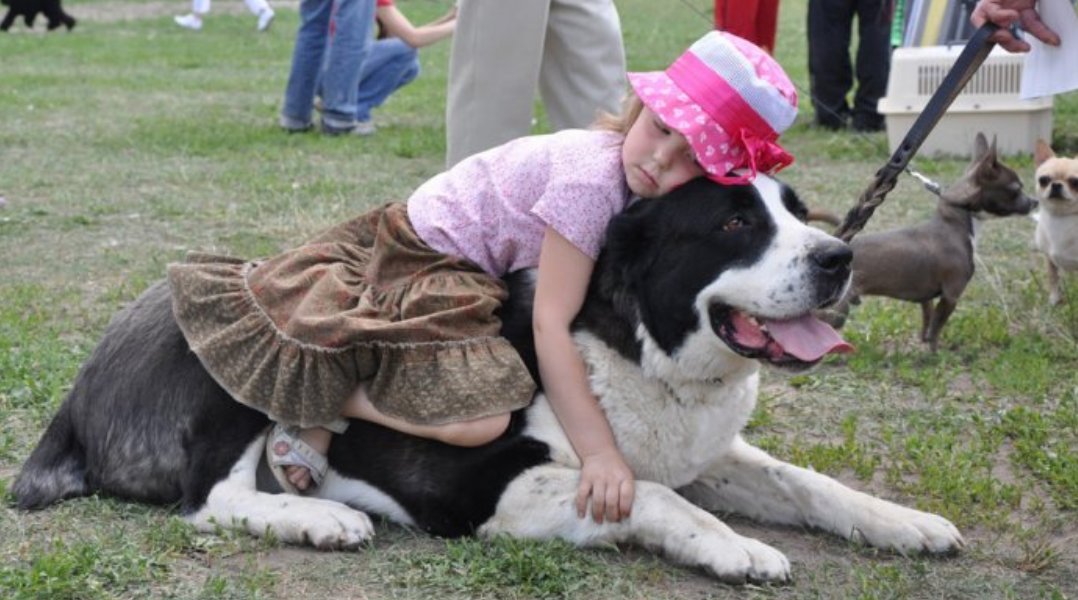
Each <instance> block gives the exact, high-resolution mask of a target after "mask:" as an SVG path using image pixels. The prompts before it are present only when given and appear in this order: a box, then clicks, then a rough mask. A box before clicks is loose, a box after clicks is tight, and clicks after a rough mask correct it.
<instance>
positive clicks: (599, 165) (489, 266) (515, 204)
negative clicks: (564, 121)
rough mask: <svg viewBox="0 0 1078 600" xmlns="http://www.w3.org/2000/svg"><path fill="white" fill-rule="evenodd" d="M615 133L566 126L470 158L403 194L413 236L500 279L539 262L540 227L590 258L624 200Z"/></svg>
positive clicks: (618, 137)
mask: <svg viewBox="0 0 1078 600" xmlns="http://www.w3.org/2000/svg"><path fill="white" fill-rule="evenodd" d="M622 141H623V137H622V135H621V134H618V133H614V132H610V131H592V130H583V129H570V130H565V131H560V132H558V133H554V134H550V135H539V136H530V137H524V138H519V139H516V140H513V141H511V142H508V143H506V144H503V145H501V146H498V147H497V148H492V149H490V150H487V151H485V152H481V153H479V154H476V155H474V156H471V157H469V158H467V159H465V160H463V161H461V162H460V163H458V164H457V165H456V166H454V167H453V168H452V169H450V170H448V171H445V172H444V173H441V174H439V175H436V176H435V177H433V178H431V179H430V180H429V181H427V182H426V183H424V184H423V185H421V186H420V187H419V189H417V190H416V191H415V193H414V194H412V197H411V198H409V199H408V218H409V219H410V220H411V221H412V226H413V227H415V230H416V233H418V234H419V237H421V238H422V239H423V240H424V241H425V242H426V243H427V244H429V245H430V246H431V247H432V248H434V249H435V250H437V251H439V252H443V253H445V254H450V255H453V256H459V257H464V258H467V259H469V260H471V261H473V262H474V263H476V264H477V265H479V266H480V267H482V268H483V270H484V271H486V272H487V273H490V274H491V275H494V276H496V277H500V276H502V275H504V274H506V273H509V272H512V271H516V270H517V269H522V268H526V267H535V266H538V264H539V250H540V247H541V245H542V241H543V234H544V232H545V231H546V228H547V226H548V225H549V226H550V227H553V228H554V230H555V231H557V232H558V233H559V234H561V235H562V236H564V237H565V238H566V239H567V240H569V241H570V242H571V243H572V244H573V245H574V246H576V247H577V248H579V249H580V250H581V251H582V252H584V254H587V255H588V256H590V257H591V258H592V259H595V258H597V257H598V256H599V246H600V245H601V244H602V241H603V235H604V233H605V232H606V225H607V223H608V222H609V221H610V219H611V218H612V217H613V216H614V215H616V214H617V213H619V212H621V210H622V209H623V208H625V205H626V204H627V203H628V201H629V196H630V192H629V188H628V185H627V184H626V182H625V172H624V170H623V168H622V165H621V143H622Z"/></svg>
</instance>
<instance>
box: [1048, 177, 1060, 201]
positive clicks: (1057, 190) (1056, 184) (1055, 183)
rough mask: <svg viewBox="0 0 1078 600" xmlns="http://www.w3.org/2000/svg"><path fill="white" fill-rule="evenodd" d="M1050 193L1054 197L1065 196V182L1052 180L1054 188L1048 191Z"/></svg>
mask: <svg viewBox="0 0 1078 600" xmlns="http://www.w3.org/2000/svg"><path fill="white" fill-rule="evenodd" d="M1048 195H1049V196H1050V197H1052V198H1062V197H1063V182H1060V181H1053V182H1052V189H1051V190H1049V191H1048Z"/></svg>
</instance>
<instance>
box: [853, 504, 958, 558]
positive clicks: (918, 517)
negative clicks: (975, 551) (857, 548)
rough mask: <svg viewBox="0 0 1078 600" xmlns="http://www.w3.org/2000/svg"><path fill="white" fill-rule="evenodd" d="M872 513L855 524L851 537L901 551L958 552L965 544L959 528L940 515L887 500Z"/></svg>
mask: <svg viewBox="0 0 1078 600" xmlns="http://www.w3.org/2000/svg"><path fill="white" fill-rule="evenodd" d="M881 502H883V501H881ZM875 512H876V514H875V516H874V518H870V519H866V520H865V522H863V523H861V524H859V525H857V526H855V527H854V529H853V531H851V532H850V538H851V539H853V540H856V541H861V542H864V543H866V544H869V545H871V546H876V547H877V548H885V549H888V550H894V551H896V552H900V553H902V554H915V553H919V552H930V553H933V554H940V553H947V552H957V551H959V550H961V549H962V548H963V547H965V545H966V542H965V541H964V540H963V539H962V534H961V533H959V532H958V528H957V527H955V526H954V524H952V523H951V522H950V521H948V520H947V519H945V518H943V517H941V516H939V515H935V514H932V513H926V512H921V511H919V510H914V509H912V508H906V507H904V506H899V505H897V504H892V503H890V502H883V506H881V507H880V510H878V511H875Z"/></svg>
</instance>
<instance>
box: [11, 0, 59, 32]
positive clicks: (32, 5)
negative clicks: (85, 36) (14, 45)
mask: <svg viewBox="0 0 1078 600" xmlns="http://www.w3.org/2000/svg"><path fill="white" fill-rule="evenodd" d="M0 4H4V5H6V6H7V7H8V9H7V14H6V15H4V20H3V21H0V31H7V30H8V29H10V28H11V25H12V24H13V23H14V22H15V19H17V18H19V17H20V16H21V17H22V20H23V22H24V23H26V26H27V27H29V28H31V29H33V27H34V19H36V18H37V15H38V14H39V13H40V14H43V15H45V18H46V19H47V20H48V29H49V31H52V30H53V29H56V28H58V27H60V26H61V25H63V26H65V27H67V29H68V31H70V30H72V29H74V28H75V23H76V21H75V17H72V16H71V15H69V14H67V13H66V12H64V8H63V7H62V6H60V0H0Z"/></svg>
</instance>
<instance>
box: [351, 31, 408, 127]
mask: <svg viewBox="0 0 1078 600" xmlns="http://www.w3.org/2000/svg"><path fill="white" fill-rule="evenodd" d="M362 73H363V74H362V75H361V76H360V79H359V95H358V97H357V99H356V105H357V108H356V120H357V121H369V120H370V119H371V109H373V108H374V107H376V106H381V105H382V103H383V102H385V101H386V98H389V96H390V95H391V94H392V93H393V92H395V91H397V90H398V89H400V88H401V87H403V86H404V85H406V84H407V83H409V82H411V81H412V80H413V79H415V78H416V76H417V75H419V54H418V52H416V49H415V48H413V47H411V46H409V45H408V44H406V43H405V42H404V41H403V40H401V39H400V38H385V39H381V40H375V41H374V42H373V43H372V44H371V47H370V50H369V52H368V53H367V59H366V60H365V61H364V62H363V71H362Z"/></svg>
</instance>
